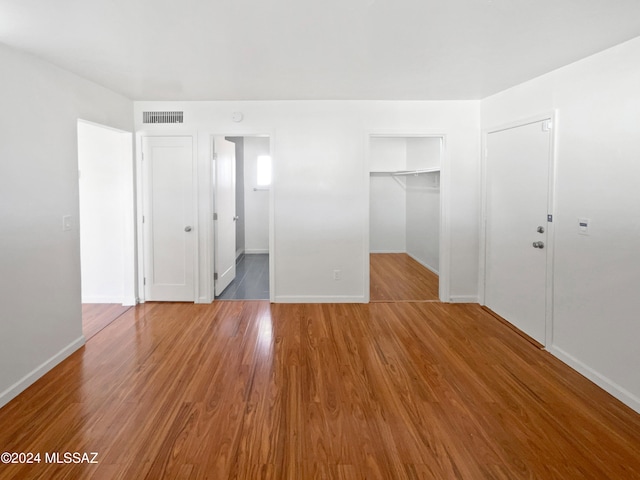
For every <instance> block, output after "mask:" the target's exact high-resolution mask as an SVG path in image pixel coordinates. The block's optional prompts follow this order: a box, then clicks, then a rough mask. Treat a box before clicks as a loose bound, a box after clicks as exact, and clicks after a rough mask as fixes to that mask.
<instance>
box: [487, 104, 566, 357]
mask: <svg viewBox="0 0 640 480" xmlns="http://www.w3.org/2000/svg"><path fill="white" fill-rule="evenodd" d="M545 120H549V121H550V122H551V131H550V146H549V150H550V151H549V183H548V205H549V211H548V212H547V214H549V215H552V218H553V221H551V222H547V243H546V245H545V249H546V250H547V256H546V260H547V265H546V289H545V347H546V348H549V347H550V346H551V345H552V344H553V258H554V247H555V241H554V235H555V222H556V211H555V210H556V205H555V189H556V142H555V138H556V137H555V133H556V131H557V128H558V115H557V112H556V111H551V112H546V113H540V114H537V115H533V116H531V117H526V118H522V119H519V120H514V121H511V122H508V123H504V124H501V125H497V126H495V127H490V128H486V129H483V130H482V155H481V164H480V175H481V202H482V205H481V218H480V255H479V257H480V264H479V268H478V296H479V302H480V305H486V304H485V294H486V265H487V154H488V152H487V142H488V135H489V134H490V133H496V132H500V131H502V130H508V129H511V128H517V127H522V126H525V125H529V124H532V123H538V122H542V121H545Z"/></svg>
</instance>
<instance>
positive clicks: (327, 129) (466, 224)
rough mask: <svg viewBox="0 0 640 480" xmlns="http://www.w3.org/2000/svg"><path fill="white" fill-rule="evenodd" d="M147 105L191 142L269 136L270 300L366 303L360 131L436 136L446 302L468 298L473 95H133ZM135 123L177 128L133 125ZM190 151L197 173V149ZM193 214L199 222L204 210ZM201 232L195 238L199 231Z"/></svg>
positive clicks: (472, 277) (471, 287)
mask: <svg viewBox="0 0 640 480" xmlns="http://www.w3.org/2000/svg"><path fill="white" fill-rule="evenodd" d="M154 109H163V110H183V111H184V112H185V119H186V120H185V124H184V125H183V126H182V127H181V128H182V129H183V130H184V131H185V132H186V131H191V132H196V133H197V135H198V138H199V145H202V144H203V141H202V139H203V138H206V137H207V135H209V134H210V133H217V134H224V135H252V134H269V135H271V138H272V153H273V161H274V185H273V188H272V200H271V201H272V202H273V206H274V209H273V215H274V219H273V221H274V234H275V244H274V245H272V248H273V249H274V250H273V251H274V257H275V258H273V261H274V264H273V265H272V267H273V268H270V272H271V273H272V274H273V275H275V281H274V282H272V286H273V288H274V289H275V297H274V300H275V301H280V302H294V301H365V300H366V298H367V297H368V288H367V287H366V282H367V281H368V279H367V278H366V277H365V272H366V271H367V268H368V255H367V253H368V246H367V245H366V239H367V238H368V230H369V225H368V215H369V191H368V190H369V175H368V164H367V162H366V148H367V142H368V139H369V134H371V133H380V134H383V133H423V134H444V135H446V150H445V152H446V158H445V162H448V163H449V165H448V168H449V177H448V178H443V184H444V182H448V183H449V186H450V190H451V203H450V205H448V206H446V207H445V208H448V210H449V216H448V218H449V222H450V229H451V233H452V238H451V242H450V243H451V245H450V246H451V261H450V272H451V282H450V295H449V296H448V297H447V298H446V299H448V298H451V299H453V300H455V301H463V300H464V301H473V300H477V275H478V274H477V272H478V231H479V227H478V213H479V212H478V197H479V191H478V175H479V173H478V164H479V162H478V156H479V140H480V136H479V121H480V119H479V113H480V112H479V102H475V101H442V102H384V101H370V102H369V101H269V102H267V101H265V102H135V112H136V113H135V119H136V121H139V120H140V119H141V112H142V111H144V110H154ZM235 111H240V112H243V113H244V121H243V122H241V123H235V122H233V121H232V113H233V112H235ZM137 128H138V129H140V130H146V131H150V130H151V129H153V130H155V131H176V130H179V128H178V127H177V126H175V125H171V126H161V125H160V126H158V125H155V126H143V125H142V124H140V123H139V124H138V125H137ZM201 150H206V147H205V148H201ZM199 158H200V165H199V168H200V172H202V178H205V177H206V169H207V164H208V160H207V157H206V152H202V151H200V152H199ZM203 181H204V183H203V184H202V185H201V187H202V188H203V187H205V186H206V179H205V180H203ZM201 214H202V216H201V217H200V220H201V223H202V224H203V225H204V224H205V222H207V221H208V218H207V217H206V215H207V213H206V210H205V209H202V212H201ZM205 230H206V229H205ZM201 235H203V236H204V237H200V241H201V244H203V242H206V238H205V237H206V235H207V233H206V231H205V232H201ZM204 267H205V266H203V268H204ZM334 269H340V270H342V279H341V280H339V281H335V280H333V278H332V271H333V270H334Z"/></svg>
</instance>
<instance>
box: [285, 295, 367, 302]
mask: <svg viewBox="0 0 640 480" xmlns="http://www.w3.org/2000/svg"><path fill="white" fill-rule="evenodd" d="M275 303H366V299H365V298H364V296H355V295H354V296H351V295H335V296H324V295H310V296H306V295H278V296H276V298H275Z"/></svg>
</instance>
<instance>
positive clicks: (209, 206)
mask: <svg viewBox="0 0 640 480" xmlns="http://www.w3.org/2000/svg"><path fill="white" fill-rule="evenodd" d="M214 137H267V138H268V139H269V154H270V155H271V185H270V186H269V301H270V302H271V303H273V302H274V298H275V249H274V245H275V186H276V181H277V176H276V158H275V143H276V142H275V137H276V136H275V132H274V131H264V130H263V131H258V132H255V131H225V132H222V133H220V132H218V131H210V130H206V131H202V132H201V135H200V137H199V139H198V147H199V148H198V152H199V153H198V167H199V171H200V178H199V180H198V182H199V183H198V198H199V203H200V211H199V213H198V219H199V221H200V225H201V229H200V233H199V235H198V239H199V243H200V245H201V249H200V252H201V255H202V256H203V259H202V261H201V262H200V264H201V266H202V268H201V270H200V271H201V275H200V276H199V280H198V283H199V285H200V290H199V292H200V296H199V297H197V298H198V300H197V303H212V302H213V301H214V300H215V285H214V281H213V273H214V270H215V265H214V262H215V255H214V249H215V245H214V239H215V235H214V228H215V223H214V220H213V213H214V212H213V210H214V202H215V179H214V173H215V169H214V165H213V162H214V159H213V138H214Z"/></svg>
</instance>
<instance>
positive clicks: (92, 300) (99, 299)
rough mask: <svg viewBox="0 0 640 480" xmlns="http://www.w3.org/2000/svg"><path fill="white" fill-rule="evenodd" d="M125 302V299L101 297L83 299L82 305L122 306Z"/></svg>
mask: <svg viewBox="0 0 640 480" xmlns="http://www.w3.org/2000/svg"><path fill="white" fill-rule="evenodd" d="M129 298H131V297H129ZM124 300H125V298H124V297H109V296H101V295H94V296H88V297H82V303H118V304H121V305H122V304H124Z"/></svg>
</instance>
